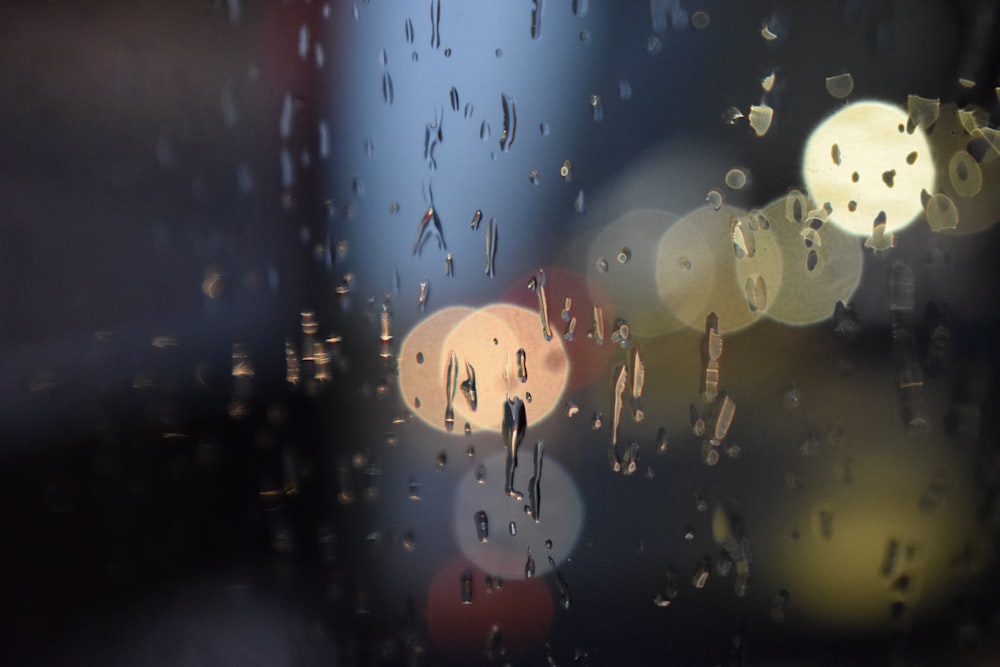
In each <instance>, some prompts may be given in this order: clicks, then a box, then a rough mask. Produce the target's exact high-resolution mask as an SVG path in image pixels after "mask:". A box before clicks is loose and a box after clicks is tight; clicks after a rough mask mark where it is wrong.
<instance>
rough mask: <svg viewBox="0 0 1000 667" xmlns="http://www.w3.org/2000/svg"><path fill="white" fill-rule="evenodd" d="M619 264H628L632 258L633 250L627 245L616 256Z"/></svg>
mask: <svg viewBox="0 0 1000 667" xmlns="http://www.w3.org/2000/svg"><path fill="white" fill-rule="evenodd" d="M616 259H617V260H618V263H619V264H628V261H629V260H630V259H632V250H631V249H630V248H628V247H627V246H626V247H624V248H622V249H621V250H619V251H618V255H617V256H616Z"/></svg>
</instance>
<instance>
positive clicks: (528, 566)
mask: <svg viewBox="0 0 1000 667" xmlns="http://www.w3.org/2000/svg"><path fill="white" fill-rule="evenodd" d="M534 576H535V557H534V556H533V555H532V553H531V547H528V556H527V558H526V559H525V561H524V578H525V579H531V578H532V577H534Z"/></svg>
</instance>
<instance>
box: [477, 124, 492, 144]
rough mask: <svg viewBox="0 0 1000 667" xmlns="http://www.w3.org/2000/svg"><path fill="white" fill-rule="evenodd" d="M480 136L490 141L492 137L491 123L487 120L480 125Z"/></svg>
mask: <svg viewBox="0 0 1000 667" xmlns="http://www.w3.org/2000/svg"><path fill="white" fill-rule="evenodd" d="M479 138H480V139H482V140H483V141H488V140H489V138H490V124H489V123H488V122H486V121H485V120H484V121H483V122H482V124H480V126H479Z"/></svg>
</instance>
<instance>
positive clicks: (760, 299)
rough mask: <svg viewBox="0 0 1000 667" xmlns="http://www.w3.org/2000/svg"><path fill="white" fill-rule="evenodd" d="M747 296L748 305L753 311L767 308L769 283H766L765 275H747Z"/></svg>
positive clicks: (757, 311)
mask: <svg viewBox="0 0 1000 667" xmlns="http://www.w3.org/2000/svg"><path fill="white" fill-rule="evenodd" d="M746 297H747V305H748V306H750V310H751V311H752V312H754V313H760V312H763V311H764V310H766V309H767V285H765V284H764V277H763V276H760V275H753V276H748V277H747V282H746Z"/></svg>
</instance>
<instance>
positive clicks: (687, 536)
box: [684, 526, 695, 542]
mask: <svg viewBox="0 0 1000 667" xmlns="http://www.w3.org/2000/svg"><path fill="white" fill-rule="evenodd" d="M694 538H695V532H694V526H686V527H685V528H684V541H685V542H693V541H694Z"/></svg>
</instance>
